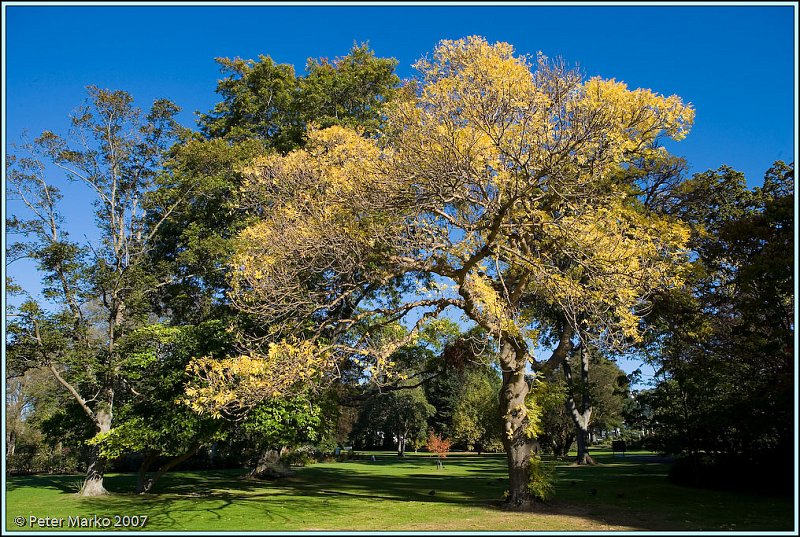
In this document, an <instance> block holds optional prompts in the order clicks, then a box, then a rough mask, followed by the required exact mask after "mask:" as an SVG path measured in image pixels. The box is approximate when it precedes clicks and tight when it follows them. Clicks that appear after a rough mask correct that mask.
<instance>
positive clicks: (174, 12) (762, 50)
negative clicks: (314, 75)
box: [4, 5, 796, 285]
mask: <svg viewBox="0 0 800 537" xmlns="http://www.w3.org/2000/svg"><path fill="white" fill-rule="evenodd" d="M4 7H5V13H4V15H5V18H6V20H5V24H6V35H5V39H6V41H5V51H6V57H5V63H4V65H5V67H4V69H5V77H6V94H5V98H6V116H5V125H4V129H5V130H4V135H5V136H4V143H5V144H6V147H8V145H7V144H8V143H9V142H14V141H17V140H18V139H19V136H20V133H21V132H22V131H23V130H27V131H28V132H29V133H30V134H31V135H37V134H39V133H40V132H41V131H42V130H45V129H50V130H54V131H56V132H63V131H64V130H65V129H66V127H67V114H68V113H69V112H70V111H71V110H72V109H73V108H74V107H75V106H77V105H78V104H79V103H80V102H81V101H82V100H83V99H84V97H85V93H84V87H85V86H86V85H88V84H94V85H98V86H101V87H105V88H109V89H124V90H126V91H128V92H130V93H131V94H132V95H133V96H134V97H135V99H136V101H137V104H139V105H140V106H143V107H147V106H148V105H149V103H151V102H152V100H153V99H155V98H159V97H167V98H169V99H171V100H173V101H175V102H176V103H177V104H178V105H180V106H181V107H182V108H183V110H184V111H183V113H182V114H181V116H180V118H181V120H182V122H183V123H184V124H185V125H187V126H194V112H195V111H202V112H205V111H208V110H209V109H210V108H211V107H212V106H213V105H214V103H215V102H217V97H216V95H215V93H214V88H215V85H216V81H217V79H218V78H219V76H220V75H219V70H218V66H217V64H216V63H215V62H214V58H215V57H219V56H227V57H234V56H239V57H242V58H255V57H257V56H258V55H259V54H264V55H270V56H272V58H273V59H274V60H275V61H277V62H280V63H291V64H294V65H295V66H296V68H297V71H298V72H302V71H303V67H304V65H305V60H306V59H307V58H308V57H321V56H327V57H335V56H341V55H344V54H346V53H347V51H348V49H349V48H350V47H351V46H352V44H353V43H354V42H359V43H360V42H364V41H368V42H369V44H370V46H371V47H372V48H373V49H374V50H375V52H376V54H377V55H378V56H383V57H394V58H397V59H398V60H399V62H400V63H399V66H398V74H399V75H400V76H401V77H402V78H406V77H409V76H412V75H413V70H412V69H411V64H412V63H414V61H415V60H416V59H418V58H419V57H420V56H422V55H424V54H426V53H429V52H430V51H432V50H433V48H434V46H435V45H436V43H437V42H438V41H439V40H441V39H453V38H460V37H464V36H467V35H474V34H477V35H482V36H485V37H486V38H487V39H488V40H489V41H490V42H493V41H506V42H509V43H511V44H513V45H514V46H515V47H516V49H517V51H518V52H520V53H530V54H535V53H536V52H537V51H542V52H544V53H545V54H546V55H548V56H550V57H556V56H561V57H563V58H564V59H565V60H566V61H567V62H569V63H573V64H578V65H579V66H580V67H581V68H582V70H583V71H584V72H585V73H586V74H587V75H588V76H594V75H599V76H602V77H606V78H616V79H618V80H623V81H625V82H627V83H628V85H629V86H630V87H644V88H650V89H652V90H653V91H656V92H659V93H663V94H677V95H680V96H681V97H682V98H683V99H684V100H685V101H688V102H691V103H693V104H694V106H695V108H696V111H697V115H696V121H695V125H694V127H693V129H692V132H691V133H690V134H689V136H688V137H687V138H686V140H684V141H683V142H681V143H679V144H675V145H674V146H670V147H671V149H672V150H673V151H674V152H675V153H676V154H679V155H683V156H685V157H686V158H687V159H688V160H689V163H690V165H691V168H692V171H703V170H706V169H709V168H717V167H719V166H720V165H722V164H728V165H730V166H732V167H733V168H735V169H738V170H741V171H744V172H745V174H746V177H747V179H748V182H749V183H750V184H751V185H756V184H760V182H761V179H762V177H763V174H764V171H765V170H766V169H767V168H768V167H769V166H770V165H771V164H772V162H773V161H775V160H777V159H782V160H785V161H787V162H789V161H793V160H794V147H795V140H796V132H795V115H796V111H795V109H794V97H795V96H794V92H795V68H796V58H795V50H794V39H795V20H794V19H795V17H796V14H795V11H794V8H793V7H792V6H789V5H778V6H725V5H714V6H699V5H689V6H654V5H650V6H646V5H644V6H602V5H597V6H590V7H587V6H577V5H572V6H570V5H565V6H541V5H527V6H526V5H515V6H476V5H460V6H459V5H449V6H386V5H383V6H367V7H362V6H324V7H320V6H308V5H305V6H303V5H299V6H291V7H280V6H269V5H261V6H259V5H248V6H234V7H229V6H192V5H184V6H163V5H152V6H119V5H109V6H36V5H19V6H9V5H5V6H4ZM54 180H55V181H56V182H58V181H59V179H58V178H55V179H54ZM63 190H64V192H65V195H66V198H65V201H66V202H67V203H68V205H69V207H68V208H67V210H66V213H67V216H68V218H71V225H70V228H71V229H72V234H73V237H77V238H79V237H81V236H82V235H83V234H84V233H86V234H87V235H88V236H89V237H92V236H93V234H92V233H91V231H90V230H88V229H87V228H86V226H87V224H90V223H91V222H90V219H89V218H87V217H86V214H87V213H86V211H88V210H89V209H88V206H87V205H86V202H85V200H86V195H85V192H84V191H83V190H82V189H81V188H80V187H78V186H74V185H73V186H69V185H65V186H64V188H63ZM15 209H16V207H14V206H13V205H11V204H10V205H9V207H8V210H9V212H13V211H14V210H15ZM9 273H10V274H11V275H12V276H15V277H17V278H18V279H19V281H20V282H21V283H23V284H31V285H32V282H33V281H35V275H34V274H33V273H32V272H31V270H30V267H29V266H28V265H25V264H16V263H15V264H14V265H12V266H11V267H10V268H9Z"/></svg>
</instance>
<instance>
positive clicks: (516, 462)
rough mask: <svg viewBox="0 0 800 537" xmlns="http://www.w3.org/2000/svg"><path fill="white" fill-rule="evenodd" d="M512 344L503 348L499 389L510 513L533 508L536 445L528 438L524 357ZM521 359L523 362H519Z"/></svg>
mask: <svg viewBox="0 0 800 537" xmlns="http://www.w3.org/2000/svg"><path fill="white" fill-rule="evenodd" d="M519 354H522V353H521V352H516V351H515V350H514V347H513V345H512V344H511V343H510V342H506V343H504V344H503V346H502V349H501V351H500V365H501V368H502V370H503V385H502V387H501V388H500V413H501V416H502V420H503V434H502V437H503V447H504V448H505V451H506V457H507V459H508V481H509V487H508V498H507V500H506V507H507V508H508V509H514V510H523V509H527V508H529V507H531V505H532V504H533V496H532V495H531V493H530V490H529V488H528V484H529V481H530V466H529V463H530V457H531V449H532V447H533V444H534V441H533V440H531V439H529V438H527V437H526V436H525V428H526V427H527V425H528V415H527V407H526V406H525V396H526V395H527V394H528V391H529V389H530V388H529V386H528V382H527V381H526V380H525V356H524V355H523V356H519ZM520 358H521V359H520Z"/></svg>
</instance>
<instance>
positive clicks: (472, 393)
mask: <svg viewBox="0 0 800 537" xmlns="http://www.w3.org/2000/svg"><path fill="white" fill-rule="evenodd" d="M462 379H463V380H462V382H461V383H460V385H459V391H458V397H457V398H456V401H455V405H454V408H453V415H452V425H451V438H452V439H453V441H455V442H457V443H461V444H464V445H466V446H467V447H470V446H476V447H478V448H479V449H482V450H486V449H487V448H488V447H489V446H492V445H496V444H497V443H498V442H499V441H500V432H501V431H500V419H499V416H500V404H499V401H498V398H497V394H498V392H499V391H500V385H501V384H502V379H501V378H500V375H499V374H498V372H497V371H496V370H495V369H493V368H491V367H471V368H468V369H465V370H464V373H463V377H462Z"/></svg>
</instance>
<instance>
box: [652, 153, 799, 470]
mask: <svg viewBox="0 0 800 537" xmlns="http://www.w3.org/2000/svg"><path fill="white" fill-rule="evenodd" d="M793 185H794V169H793V166H791V165H786V164H784V163H782V162H777V163H775V165H774V166H773V167H772V168H771V169H770V170H768V172H767V174H766V176H765V179H764V184H763V186H762V187H761V188H756V189H753V190H748V189H747V187H746V185H745V183H744V178H743V177H742V176H741V174H739V173H737V172H734V171H733V170H731V169H730V168H727V167H723V168H720V169H719V170H717V171H710V172H706V173H704V174H698V175H695V176H694V178H693V179H692V180H691V181H689V183H688V185H687V187H686V191H684V192H682V193H681V196H682V197H680V198H679V200H678V201H679V204H678V209H677V210H676V212H677V213H678V214H681V215H682V217H684V218H686V219H687V220H689V221H690V222H691V223H692V225H693V234H692V244H693V245H694V249H695V252H696V259H695V261H694V265H695V267H696V269H695V270H694V271H693V273H692V278H691V279H690V280H688V281H687V285H686V286H685V287H684V288H682V289H680V290H676V291H675V292H674V293H672V294H670V295H667V296H663V297H661V300H660V301H659V302H657V303H656V309H655V313H656V316H655V320H657V322H656V323H654V326H655V327H656V331H655V334H654V335H655V336H656V337H655V338H654V340H653V343H652V347H651V349H650V352H651V355H652V356H653V358H654V362H655V363H656V364H657V365H658V366H659V368H660V379H659V382H658V384H657V385H656V386H655V388H654V389H653V390H652V391H650V392H648V393H647V394H643V395H644V398H643V402H644V403H646V405H647V406H648V407H650V408H651V409H652V422H653V424H654V425H655V426H656V433H657V440H658V442H659V446H660V449H662V450H663V451H668V452H671V453H678V454H686V455H689V456H690V457H692V458H697V457H699V456H700V455H699V454H700V453H713V454H714V458H716V459H718V460H719V462H720V463H723V462H724V464H726V465H728V466H729V467H730V465H731V461H732V460H737V461H739V463H741V464H751V463H753V464H755V462H756V461H758V460H761V459H764V458H772V459H776V460H781V461H784V464H786V465H790V464H791V453H792V451H793V448H792V447H791V446H792V440H791V438H792V433H791V426H790V423H791V420H792V418H791V408H792V404H791V401H792V393H793V389H794V388H793V381H792V372H793V367H794V365H793V362H794V356H793V353H792V350H791V343H790V342H791V341H792V339H793V336H794V323H793V309H794V289H793V282H792V276H793V272H794V267H793V263H794V256H793V251H794V246H793V242H794V238H793V231H792V229H793V223H794V222H793V218H794V216H793V212H794V211H793V205H794V198H793V195H792V191H793ZM706 198H707V199H708V200H713V201H712V202H711V203H706V202H705V201H703V202H702V203H701V201H700V200H705V199H706ZM734 466H735V464H734ZM787 467H788V466H787Z"/></svg>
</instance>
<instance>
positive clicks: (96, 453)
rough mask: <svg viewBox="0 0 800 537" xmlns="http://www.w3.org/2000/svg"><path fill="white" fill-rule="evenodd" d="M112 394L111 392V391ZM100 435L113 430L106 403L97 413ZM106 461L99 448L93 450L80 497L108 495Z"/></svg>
mask: <svg viewBox="0 0 800 537" xmlns="http://www.w3.org/2000/svg"><path fill="white" fill-rule="evenodd" d="M109 392H110V391H109ZM95 416H96V425H97V432H98V433H107V432H108V431H110V430H111V419H112V417H113V415H112V412H111V404H110V403H104V404H102V405H101V407H100V408H99V409H98V410H97V412H96V413H95ZM106 463H107V461H106V459H105V457H102V456H101V455H100V450H99V449H98V448H97V447H94V448H92V459H91V462H90V463H89V468H87V470H86V480H85V481H84V482H83V486H82V487H81V490H80V492H78V495H80V496H102V495H104V494H108V491H107V490H106V489H105V487H104V486H103V477H104V475H105V471H106Z"/></svg>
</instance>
